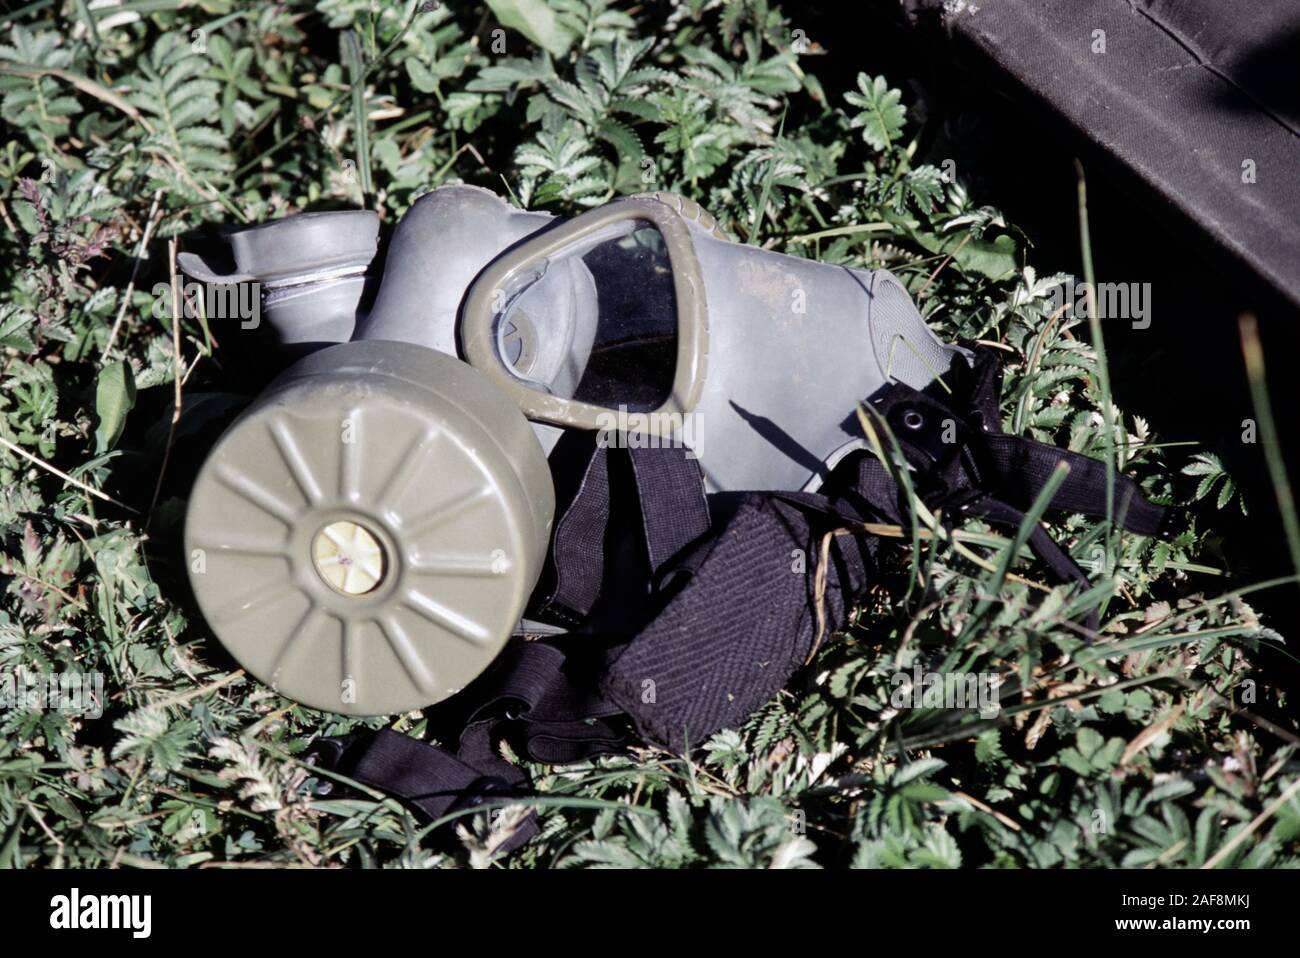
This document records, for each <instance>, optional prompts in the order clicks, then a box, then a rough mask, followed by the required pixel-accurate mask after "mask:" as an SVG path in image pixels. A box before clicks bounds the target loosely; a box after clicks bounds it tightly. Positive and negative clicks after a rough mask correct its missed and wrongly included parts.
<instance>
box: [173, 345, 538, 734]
mask: <svg viewBox="0 0 1300 958" xmlns="http://www.w3.org/2000/svg"><path fill="white" fill-rule="evenodd" d="M471 406H472V408H470V407H471ZM550 483H551V479H550V473H549V470H548V468H547V464H546V458H545V456H544V454H543V453H542V450H541V447H540V446H539V445H538V443H537V441H536V439H535V438H534V437H533V434H532V431H531V430H530V429H529V428H528V425H527V422H526V421H525V420H524V419H523V417H522V415H521V414H520V413H519V411H518V409H517V408H515V406H514V405H513V404H512V403H511V402H510V401H509V400H508V399H506V398H505V397H504V396H501V395H499V394H496V393H495V392H493V391H492V390H491V387H490V386H488V385H487V384H486V383H484V382H483V381H482V377H481V376H480V374H479V373H477V372H476V371H475V370H474V369H473V368H471V367H470V366H469V365H467V364H466V363H463V362H460V361H459V360H456V359H454V358H452V357H450V356H446V355H444V354H442V353H438V352H435V351H433V350H430V349H424V348H423V347H419V346H412V345H409V344H397V343H386V342H361V343H347V344H344V345H341V346H334V347H330V348H329V349H326V350H323V351H321V352H319V353H316V354H315V355H314V356H312V357H311V358H310V359H308V360H304V361H303V362H302V363H300V364H298V365H297V366H295V367H292V368H291V369H290V370H289V371H288V372H287V373H286V374H285V375H284V376H283V377H282V378H281V379H280V380H277V382H276V383H275V384H273V385H272V386H271V387H270V388H269V389H268V390H267V392H266V393H264V394H263V395H262V396H261V397H260V398H259V399H258V400H257V401H256V402H255V403H254V404H253V405H252V406H251V407H250V408H249V410H248V411H247V412H246V413H245V414H244V415H243V416H242V417H241V418H240V419H239V420H238V421H237V422H236V423H235V424H234V425H233V426H232V427H231V428H230V429H229V430H227V432H226V434H225V435H224V436H223V437H222V438H221V440H220V441H219V442H218V444H217V446H216V447H215V448H214V450H213V452H212V454H211V455H210V457H209V458H208V461H207V462H206V463H205V464H204V466H203V468H202V470H201V471H200V474H199V477H198V480H197V481H196V483H195V486H194V491H193V494H192V495H191V498H190V505H189V512H188V515H187V518H186V549H187V553H188V556H189V560H190V581H191V583H192V584H193V587H194V593H195V595H196V597H197V599H198V603H199V606H200V608H201V609H202V610H203V614H204V617H205V618H206V619H207V622H208V625H209V626H210V627H211V629H212V630H213V632H215V633H216V635H217V637H218V638H219V639H220V640H221V642H222V643H223V644H224V645H225V646H226V648H227V649H229V650H230V652H231V654H232V655H234V657H235V658H236V659H238V660H239V662H240V664H241V665H243V666H244V667H245V668H246V669H247V670H248V671H249V672H250V673H251V674H253V675H254V676H256V677H257V678H259V679H261V680H262V681H264V682H266V683H267V684H269V685H271V686H272V687H273V688H274V689H276V690H277V691H278V692H280V693H282V694H284V695H286V696H288V697H290V698H293V699H296V700H298V701H300V702H303V703H305V704H307V705H310V706H312V707H314V708H319V709H326V710H329V711H335V712H344V713H348V714H359V715H373V714H387V713H393V712H404V711H409V710H411V709H416V708H421V707H423V706H426V705H430V704H432V703H434V702H437V701H439V700H441V699H443V698H446V697H447V696H449V695H451V694H453V693H454V692H456V691H457V690H459V689H460V688H462V687H464V686H465V685H466V684H468V683H469V682H470V681H471V680H472V679H473V678H474V677H475V676H477V675H478V674H479V673H480V672H481V671H482V670H483V669H484V668H486V667H487V665H488V664H489V663H490V662H491V661H492V659H493V658H494V657H495V656H496V654H497V652H498V651H499V650H500V648H501V646H502V645H503V644H504V643H505V642H506V640H507V639H508V638H509V636H510V634H511V632H512V630H513V629H514V627H515V625H516V624H517V623H518V621H519V617H520V615H521V614H522V611H523V607H524V603H525V602H526V600H527V598H528V595H529V594H530V592H531V591H532V588H533V586H534V585H535V584H536V580H537V576H538V574H539V572H540V568H541V562H542V559H543V557H544V556H545V551H546V545H547V539H548V534H549V525H550V519H551V511H552V510H553V508H554V497H553V491H552V489H551V486H550Z"/></svg>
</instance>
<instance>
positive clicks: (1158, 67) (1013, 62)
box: [902, 0, 1300, 304]
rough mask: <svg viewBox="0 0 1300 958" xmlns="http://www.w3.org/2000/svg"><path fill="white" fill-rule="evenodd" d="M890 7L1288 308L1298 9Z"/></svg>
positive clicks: (1160, 1)
mask: <svg viewBox="0 0 1300 958" xmlns="http://www.w3.org/2000/svg"><path fill="white" fill-rule="evenodd" d="M902 4H903V6H904V7H905V8H906V9H907V10H908V12H909V13H910V14H911V16H912V19H913V20H914V21H915V22H918V23H933V22H935V21H940V22H941V23H942V25H943V28H944V29H945V31H946V32H947V33H948V34H949V35H950V36H951V37H953V38H954V39H955V40H956V41H958V43H959V45H960V47H961V49H962V50H963V51H966V52H969V50H970V48H972V47H973V48H974V50H975V51H977V56H979V57H982V58H983V59H984V60H986V61H987V62H988V63H990V64H991V65H992V66H993V67H994V69H995V70H996V71H997V72H998V73H1000V74H1001V75H1003V76H1004V78H1007V79H1009V80H1011V81H1013V84H1014V86H1015V87H1017V88H1018V90H1019V91H1020V94H1021V95H1022V96H1023V97H1024V98H1025V99H1026V101H1027V102H1032V103H1036V104H1038V105H1040V106H1042V107H1044V108H1046V109H1047V110H1048V111H1050V112H1051V113H1053V114H1055V115H1056V116H1059V117H1060V118H1061V119H1063V120H1065V121H1066V122H1068V123H1069V124H1070V125H1071V126H1072V127H1073V128H1074V129H1075V130H1077V131H1078V132H1079V133H1080V134H1082V135H1083V136H1084V137H1086V138H1087V139H1088V140H1089V141H1091V142H1092V143H1093V144H1094V145H1095V146H1096V147H1098V148H1100V149H1101V150H1104V151H1105V152H1106V153H1108V154H1109V155H1110V156H1112V157H1114V158H1115V159H1116V160H1118V161H1119V162H1120V163H1122V164H1123V165H1124V166H1126V167H1127V168H1128V169H1130V170H1131V171H1132V172H1133V173H1134V174H1135V175H1136V176H1137V177H1139V178H1140V180H1141V182H1142V183H1143V184H1144V185H1145V187H1147V188H1149V190H1150V191H1151V194H1152V196H1153V197H1156V198H1158V199H1159V201H1160V202H1162V203H1165V204H1169V205H1171V206H1173V207H1175V208H1176V209H1177V210H1178V211H1180V212H1181V213H1182V214H1183V215H1184V216H1185V217H1186V218H1187V219H1188V220H1189V221H1190V224H1193V225H1194V228H1198V229H1199V230H1201V231H1203V232H1204V233H1205V234H1206V235H1207V236H1209V237H1210V238H1212V239H1213V241H1214V242H1215V243H1217V244H1218V246H1219V248H1221V249H1222V250H1223V251H1224V252H1225V253H1227V254H1228V255H1231V256H1233V257H1235V258H1236V259H1237V260H1238V261H1239V262H1240V263H1242V264H1244V265H1246V266H1247V267H1248V268H1249V269H1250V270H1251V271H1253V272H1254V273H1255V274H1256V275H1257V276H1258V277H1260V278H1261V279H1262V280H1264V281H1265V282H1267V283H1268V284H1269V285H1270V286H1271V287H1273V288H1274V289H1276V290H1277V291H1278V292H1279V293H1281V294H1282V295H1283V296H1284V297H1286V298H1287V299H1289V300H1290V301H1292V302H1293V303H1297V304H1300V0H973V2H972V0H902ZM1098 31H1101V32H1100V33H1099V32H1098ZM1102 42H1104V52H1103V49H1102ZM1244 173H1247V175H1245V176H1243V174H1244ZM1252 180H1253V181H1252Z"/></svg>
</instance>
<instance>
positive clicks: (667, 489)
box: [537, 445, 709, 624]
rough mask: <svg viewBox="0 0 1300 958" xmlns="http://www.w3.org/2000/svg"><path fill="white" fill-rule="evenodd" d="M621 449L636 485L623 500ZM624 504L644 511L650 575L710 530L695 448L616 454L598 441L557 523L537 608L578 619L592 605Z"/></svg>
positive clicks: (603, 579)
mask: <svg viewBox="0 0 1300 958" xmlns="http://www.w3.org/2000/svg"><path fill="white" fill-rule="evenodd" d="M624 455H625V456H626V458H627V459H628V460H629V461H630V463H631V472H632V480H633V484H634V489H633V490H629V493H630V495H629V496H627V497H624V498H625V499H626V502H625V503H620V496H619V490H618V481H617V475H616V472H615V464H616V461H617V459H618V457H619V456H624ZM620 504H622V505H624V506H625V507H626V508H627V511H628V512H631V511H633V510H635V511H637V512H639V513H640V516H641V534H642V537H643V543H644V549H645V552H646V558H647V559H648V562H649V571H650V574H651V575H652V576H653V575H654V574H655V573H657V572H658V571H659V570H660V569H661V568H662V567H663V565H664V564H665V563H666V562H667V561H668V560H669V559H671V558H672V557H673V556H675V555H677V554H678V553H679V552H681V551H682V549H683V548H685V547H686V546H687V545H688V544H689V543H690V542H692V541H693V540H695V539H697V538H699V537H700V536H701V535H703V534H704V533H706V532H707V531H708V530H709V506H708V502H707V500H706V499H705V497H704V479H703V476H702V475H701V474H700V469H699V464H698V463H697V462H696V460H695V459H694V457H693V455H691V454H690V453H688V452H687V451H686V450H684V449H681V448H672V447H663V448H658V447H656V448H631V449H627V450H617V449H616V450H613V451H612V453H611V450H610V449H609V448H608V447H606V446H603V445H596V446H594V447H593V448H592V451H591V458H590V459H589V460H588V462H587V465H586V468H585V470H583V472H582V477H581V480H580V482H579V485H578V489H577V492H576V494H575V495H574V497H573V500H572V502H571V503H570V505H569V508H568V509H567V510H566V511H565V512H564V513H563V514H562V515H561V516H560V518H559V520H558V521H557V522H556V524H555V533H554V535H553V538H552V542H551V550H550V558H551V564H552V567H553V568H554V574H555V579H554V584H553V586H552V588H551V589H550V593H549V595H546V596H544V597H542V598H541V599H540V601H538V603H537V604H538V606H539V613H540V614H542V615H545V616H548V617H552V618H557V619H561V620H565V621H568V622H569V623H570V624H576V623H578V622H581V621H582V620H583V619H584V618H585V617H586V616H587V614H588V613H589V612H590V611H591V609H592V607H593V606H594V605H595V604H596V600H597V599H598V598H599V597H600V595H601V592H602V587H603V586H604V584H605V583H606V578H607V577H606V573H605V560H606V552H607V550H608V542H607V537H608V535H609V530H610V526H611V520H612V516H613V511H614V510H615V509H616V508H617V506H619V505H620ZM639 504H646V505H647V506H648V507H647V508H640V506H639Z"/></svg>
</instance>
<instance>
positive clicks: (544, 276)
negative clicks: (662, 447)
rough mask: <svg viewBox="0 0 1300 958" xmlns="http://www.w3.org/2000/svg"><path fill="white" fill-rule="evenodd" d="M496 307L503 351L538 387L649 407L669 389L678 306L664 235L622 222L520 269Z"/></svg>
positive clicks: (565, 395) (646, 225)
mask: <svg viewBox="0 0 1300 958" xmlns="http://www.w3.org/2000/svg"><path fill="white" fill-rule="evenodd" d="M498 302H499V303H500V309H496V307H495V305H494V316H493V323H494V327H493V328H494V333H495V337H496V348H497V353H498V355H499V356H500V357H501V361H502V362H503V363H504V365H505V366H506V368H507V369H508V370H510V372H511V373H512V374H513V375H514V376H515V377H516V378H518V379H519V380H521V381H522V382H524V383H526V384H527V385H528V386H530V387H531V388H534V389H538V390H541V391H543V392H546V393H549V394H550V395H553V396H557V397H560V398H562V399H574V400H578V401H580V402H584V403H590V404H592V405H596V406H604V407H607V408H611V409H612V408H617V407H619V406H623V407H626V408H627V409H629V410H637V411H648V410H651V409H654V408H656V407H658V406H660V405H662V404H663V403H664V402H665V401H666V400H667V399H668V396H669V394H670V393H671V390H672V383H673V374H674V372H675V370H676V362H677V359H676V357H677V306H676V296H675V290H674V287H673V276H672V268H671V266H670V263H669V259H668V250H667V246H666V244H665V243H664V238H663V235H662V234H661V233H660V232H659V230H658V229H657V228H656V227H655V226H654V225H653V224H652V223H650V222H648V221H646V220H626V221H622V222H618V223H614V224H611V225H610V226H609V227H608V228H606V229H604V230H600V231H598V232H597V233H595V234H592V235H590V236H586V237H583V238H581V239H580V240H577V241H575V243H574V245H573V246H572V247H571V248H569V249H566V250H562V251H560V252H559V253H557V254H555V255H553V256H551V257H549V258H547V259H545V260H542V261H540V262H537V263H534V264H531V265H530V266H529V267H528V268H526V269H524V270H522V271H521V272H519V273H517V274H516V278H515V280H514V282H513V284H512V286H511V288H509V289H506V290H503V291H502V294H501V295H500V296H498Z"/></svg>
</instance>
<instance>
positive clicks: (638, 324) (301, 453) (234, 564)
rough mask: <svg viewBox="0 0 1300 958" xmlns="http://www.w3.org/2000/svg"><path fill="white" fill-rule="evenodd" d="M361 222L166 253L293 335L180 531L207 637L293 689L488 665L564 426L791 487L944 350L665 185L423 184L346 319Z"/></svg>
mask: <svg viewBox="0 0 1300 958" xmlns="http://www.w3.org/2000/svg"><path fill="white" fill-rule="evenodd" d="M376 235H377V221H376V219H375V217H374V215H373V214H371V213H367V212H344V213H317V214H301V215H299V216H295V217H290V218H288V219H285V220H280V221H277V222H275V223H271V224H267V225H264V226H260V227H254V228H253V229H251V230H245V231H242V232H240V233H236V234H234V236H233V238H232V242H231V245H232V248H233V251H234V253H235V257H234V258H235V263H236V273H235V274H230V275H223V274H221V273H219V272H218V271H216V270H213V269H212V268H210V267H209V266H208V265H207V264H206V263H204V262H203V261H202V260H200V259H198V258H196V257H190V256H186V257H183V258H182V263H181V264H182V267H183V268H184V269H185V271H186V272H187V273H189V274H190V275H192V276H195V277H196V278H200V279H205V280H208V281H210V282H212V281H216V282H231V281H237V280H249V279H251V280H258V281H259V282H261V283H262V286H263V289H264V290H265V291H266V299H265V302H264V305H263V315H264V317H265V319H266V321H267V322H268V323H269V324H270V325H271V326H272V327H273V328H274V330H275V333H276V334H277V336H278V338H279V340H280V342H281V343H282V344H284V346H285V348H286V349H287V350H290V351H293V352H295V353H303V352H306V353H308V355H306V357H305V358H303V359H301V360H299V361H298V362H297V363H296V364H294V365H293V366H291V367H290V368H289V369H288V370H287V371H286V372H284V373H283V374H282V375H281V376H280V377H279V378H277V379H276V380H275V381H274V382H273V383H272V384H271V385H270V386H269V387H268V388H267V389H266V390H265V392H263V394H262V395H261V396H259V397H258V398H257V400H256V401H255V402H254V403H253V404H252V405H251V406H250V407H249V409H248V410H246V411H245V412H244V414H243V415H242V416H241V417H240V418H239V419H238V420H237V421H236V422H235V423H234V424H233V425H232V426H231V427H230V428H229V430H227V432H226V433H225V434H224V435H223V436H222V438H221V439H220V440H219V441H218V443H217V445H216V446H215V448H214V449H213V451H212V453H211V454H210V456H209V458H208V460H207V462H206V463H205V464H204V466H203V468H202V470H201V472H200V474H199V477H198V480H197V481H196V484H195V487H194V491H193V494H192V496H191V499H190V505H189V512H188V516H187V520H186V532H185V538H186V549H187V552H188V553H189V555H190V556H191V558H192V561H191V563H190V568H191V581H192V583H193V586H194V591H195V594H196V596H197V598H198V602H199V605H200V607H201V609H202V611H203V614H204V616H205V618H206V619H207V621H208V623H209V625H210V626H211V628H212V630H213V631H214V632H215V633H216V634H217V636H218V637H219V638H220V639H221V641H222V642H223V644H225V645H226V646H227V648H229V649H230V651H231V653H232V654H233V655H234V656H235V657H236V658H237V659H238V660H239V661H240V663H241V664H242V665H243V666H244V667H245V668H246V669H247V670H248V671H249V672H250V673H252V674H253V675H255V676H257V677H258V678H260V679H261V680H262V681H264V682H266V683H268V684H270V685H271V686H272V687H273V688H275V689H276V690H277V691H279V692H281V693H282V694H284V695H287V696H289V697H290V698H293V699H296V700H298V701H300V702H303V703H305V704H307V705H310V706H313V707H316V708H320V709H326V710H330V711H336V712H344V713H349V714H383V713H392V712H401V711H407V710H411V709H415V708H419V707H422V706H425V705H429V704H432V703H434V702H437V701H439V700H441V699H444V698H446V697H448V696H450V695H452V694H454V693H455V692H456V691H458V690H459V689H461V688H463V687H464V686H465V685H466V684H468V683H469V682H470V681H471V680H472V679H473V678H474V677H475V676H477V675H478V674H479V673H481V672H482V671H483V669H484V668H486V667H487V665H488V663H490V662H491V661H492V659H493V658H494V657H495V656H496V654H497V653H498V652H499V651H500V649H501V647H502V646H503V645H504V643H505V642H506V641H507V639H508V638H509V637H510V635H511V634H512V632H513V631H514V629H515V628H516V626H517V624H518V623H519V620H520V617H521V615H522V614H523V612H524V609H525V606H526V605H527V602H528V599H529V596H530V594H531V592H532V590H533V588H534V586H535V585H536V583H537V579H538V576H539V575H540V573H541V569H542V565H543V562H544V560H545V557H546V553H547V548H548V545H549V543H550V537H551V524H552V519H553V514H554V510H555V495H554V488H553V482H552V478H551V474H550V470H549V467H548V463H547V454H548V453H549V452H550V451H551V449H552V448H553V447H554V445H555V443H556V441H557V439H558V437H559V436H560V434H561V433H562V431H563V430H565V429H583V430H609V429H613V430H617V429H619V428H620V427H625V426H626V425H627V424H628V422H629V421H631V420H632V418H633V417H635V423H636V426H637V428H639V429H644V430H646V431H648V432H649V433H652V434H654V436H655V439H656V441H678V442H685V443H686V444H688V445H690V446H691V447H692V451H693V453H694V455H696V456H697V457H698V460H699V463H700V466H701V469H702V472H703V474H704V478H705V482H706V484H707V486H708V488H709V489H710V490H713V491H726V490H742V489H754V490H797V489H810V488H814V487H816V486H817V484H818V483H819V482H820V480H821V478H822V477H823V476H824V475H825V474H826V472H827V471H828V469H829V467H830V466H831V465H833V464H834V462H835V461H836V460H837V459H838V458H839V457H841V456H843V455H844V454H845V453H846V452H848V451H851V450H852V449H855V448H858V447H860V445H861V439H860V434H858V433H857V432H856V430H855V429H853V428H852V424H851V423H850V422H848V421H846V420H845V418H844V412H845V410H852V409H853V408H855V406H856V405H857V403H859V402H861V401H862V400H863V399H866V398H870V397H871V396H872V394H874V393H876V392H877V391H878V390H880V389H881V388H882V387H883V386H885V384H886V383H888V382H890V381H891V380H896V381H902V382H905V383H907V384H908V385H911V386H913V387H915V388H918V389H920V388H923V387H924V386H925V385H926V384H928V383H929V382H931V381H932V380H934V379H935V377H937V376H939V375H941V374H942V373H944V372H945V371H946V370H947V369H948V367H949V365H950V364H951V362H952V361H953V358H954V357H955V356H957V355H959V354H960V353H961V351H960V350H958V349H956V348H954V347H950V346H946V345H944V344H943V343H941V342H939V341H938V340H937V339H936V338H935V337H934V335H933V334H932V333H931V332H930V331H929V329H928V328H927V327H926V325H925V323H924V321H923V320H922V319H921V317H920V315H919V313H917V311H916V308H915V307H914V306H913V304H912V302H911V300H910V298H909V297H908V295H907V293H906V291H905V290H904V289H903V287H902V285H901V284H900V283H899V282H898V280H897V279H896V278H895V277H893V276H892V275H891V274H889V273H888V272H885V271H876V272H871V271H865V270H855V269H849V268H846V267H840V266H831V265H827V264H822V263H816V262H812V261H809V260H805V259H801V258H797V257H792V256H786V255H782V254H778V253H774V252H770V251H766V250H761V249H757V248H754V247H751V246H742V245H739V244H737V243H734V242H732V241H730V240H729V239H728V238H726V237H725V236H724V235H723V234H722V233H721V231H720V230H719V229H718V228H717V226H716V224H715V223H714V221H713V219H712V218H711V217H710V216H709V215H708V214H707V213H704V212H703V211H701V210H700V209H699V207H697V206H696V205H695V204H694V203H691V202H690V201H688V200H685V199H683V198H681V197H678V196H674V195H671V194H646V195H641V196H636V197H629V198H626V199H622V200H617V201H615V202H613V203H610V204H607V205H606V206H603V207H599V208H597V209H594V210H591V211H589V212H587V213H585V214H583V215H581V216H578V217H576V218H574V219H572V220H568V221H560V220H556V219H555V218H553V217H551V216H549V215H547V214H542V213H529V212H523V211H520V210H518V209H515V208H513V207H511V206H509V205H508V204H507V203H505V202H504V201H503V200H501V199H500V198H499V197H497V196H495V195H494V194H492V193H490V192H488V191H486V190H481V189H478V188H475V187H467V186H453V187H444V188H441V189H438V190H435V191H433V192H432V193H430V194H428V195H426V196H424V197H422V198H421V199H420V200H419V201H417V202H416V203H415V205H414V206H413V207H412V208H411V209H410V211H409V212H408V213H407V214H406V215H405V216H404V217H403V219H402V220H401V222H400V223H399V224H398V226H397V228H396V230H395V231H394V234H393V237H392V239H391V242H390V244H389V248H388V251H387V257H386V262H385V266H384V271H383V279H382V283H381V285H380V287H379V290H378V293H377V295H376V297H375V301H374V305H373V307H372V308H371V309H370V310H369V312H368V313H367V314H365V315H362V314H360V312H359V306H358V304H359V303H360V302H361V298H362V292H363V289H364V270H365V267H366V265H367V264H369V263H370V262H371V260H372V259H373V257H374V255H375V251H376V249H375V246H376V243H375V241H376ZM331 343H333V345H330V344H331ZM855 435H856V436H857V438H855ZM615 441H617V440H616V439H615Z"/></svg>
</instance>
